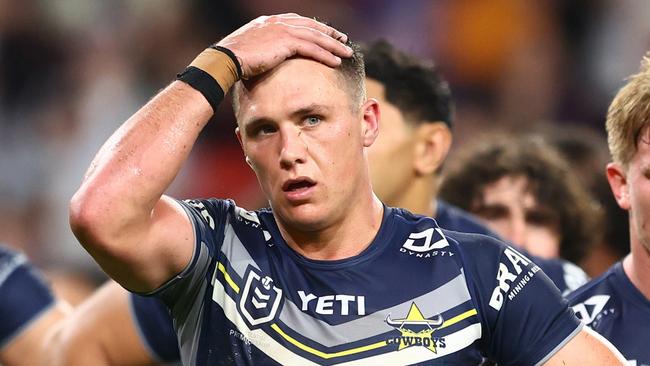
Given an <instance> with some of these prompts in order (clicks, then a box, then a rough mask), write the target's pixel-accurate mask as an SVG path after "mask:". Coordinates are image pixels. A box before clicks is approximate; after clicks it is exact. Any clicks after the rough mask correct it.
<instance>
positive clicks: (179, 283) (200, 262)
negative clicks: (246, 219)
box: [144, 199, 235, 313]
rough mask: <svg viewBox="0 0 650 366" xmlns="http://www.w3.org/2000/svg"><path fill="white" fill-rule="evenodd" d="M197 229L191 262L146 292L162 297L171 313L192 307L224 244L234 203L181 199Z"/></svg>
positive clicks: (195, 229)
mask: <svg viewBox="0 0 650 366" xmlns="http://www.w3.org/2000/svg"><path fill="white" fill-rule="evenodd" d="M179 203H180V204H181V206H182V207H183V209H185V212H186V213H187V216H188V218H189V219H190V222H191V223H192V226H193V229H194V252H193V254H192V259H191V260H190V263H188V265H187V266H186V267H185V269H183V271H181V273H179V274H178V275H176V276H175V277H174V278H172V279H170V280H169V281H167V282H166V283H165V284H163V285H162V286H161V287H160V288H158V289H157V290H154V291H153V292H150V293H147V294H144V295H147V296H149V295H155V296H157V297H158V298H160V299H161V300H162V301H163V302H164V303H165V304H166V305H167V306H168V308H169V309H171V311H172V313H179V312H181V313H183V312H185V311H186V310H187V307H188V306H191V304H190V303H189V302H186V301H194V299H196V296H197V294H198V293H199V292H200V290H201V288H202V286H204V285H205V284H204V281H205V277H206V275H207V273H208V271H209V269H210V267H211V265H213V264H214V258H215V256H216V255H217V254H218V253H219V251H220V249H221V245H222V243H223V237H224V230H225V226H226V223H227V221H228V217H229V216H230V215H231V214H232V212H234V208H235V205H234V202H232V201H227V200H218V199H207V200H195V199H192V200H184V201H179Z"/></svg>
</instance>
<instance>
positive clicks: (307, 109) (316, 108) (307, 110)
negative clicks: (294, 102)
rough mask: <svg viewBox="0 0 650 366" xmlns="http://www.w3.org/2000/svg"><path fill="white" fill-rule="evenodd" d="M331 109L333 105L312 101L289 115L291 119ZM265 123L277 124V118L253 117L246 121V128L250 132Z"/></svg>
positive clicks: (324, 112) (325, 112) (323, 112)
mask: <svg viewBox="0 0 650 366" xmlns="http://www.w3.org/2000/svg"><path fill="white" fill-rule="evenodd" d="M331 110H332V108H331V107H328V106H325V105H322V104H318V103H312V104H309V105H307V106H304V107H301V108H298V109H296V110H295V111H293V112H291V113H290V114H289V117H290V118H291V119H296V118H300V117H302V116H306V115H312V114H327V113H329V112H330V111H331ZM264 124H275V120H273V119H272V118H268V117H253V118H252V119H251V120H250V121H248V122H245V123H244V130H245V131H246V132H247V133H248V132H250V131H253V130H254V129H255V128H257V127H258V126H260V125H264Z"/></svg>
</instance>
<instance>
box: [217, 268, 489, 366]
mask: <svg viewBox="0 0 650 366" xmlns="http://www.w3.org/2000/svg"><path fill="white" fill-rule="evenodd" d="M217 269H218V270H219V271H220V272H221V273H223V276H224V278H225V279H226V282H227V283H228V285H229V286H230V287H231V288H232V289H233V290H234V291H235V292H236V293H239V286H238V285H237V284H236V283H235V281H234V280H233V279H232V277H230V275H229V274H228V272H227V271H226V267H224V265H223V264H222V263H220V262H219V263H218V264H217ZM477 314H478V312H477V311H476V309H471V310H467V311H466V312H464V313H461V314H458V315H456V316H455V317H453V318H451V319H448V320H446V321H445V322H444V323H442V325H441V326H440V327H438V328H436V330H438V329H443V328H447V327H449V326H452V325H454V324H456V323H458V322H460V321H462V320H464V319H467V318H469V317H470V316H472V315H477ZM271 329H273V330H274V331H275V332H277V333H278V334H279V335H280V336H282V338H284V339H285V340H286V341H287V342H289V343H291V344H293V345H294V346H296V347H298V348H300V349H301V350H303V351H305V352H308V353H311V354H312V355H315V356H318V357H320V358H323V359H326V360H327V359H331V358H336V357H343V356H350V355H354V354H357V353H361V352H366V351H371V350H374V349H378V348H382V347H385V346H387V345H388V343H387V342H386V341H380V342H376V343H372V344H368V345H365V346H361V347H356V348H351V349H348V350H343V351H338V352H332V353H327V352H323V351H319V350H317V349H315V348H313V347H310V346H308V345H306V344H304V343H301V342H300V341H298V340H297V339H295V338H293V337H292V336H290V335H288V334H287V333H285V332H284V331H283V330H282V329H281V328H280V326H279V325H277V324H272V325H271Z"/></svg>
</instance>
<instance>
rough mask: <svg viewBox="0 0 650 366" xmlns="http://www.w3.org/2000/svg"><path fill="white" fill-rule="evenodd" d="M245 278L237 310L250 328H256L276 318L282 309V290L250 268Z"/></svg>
mask: <svg viewBox="0 0 650 366" xmlns="http://www.w3.org/2000/svg"><path fill="white" fill-rule="evenodd" d="M245 278H246V284H245V285H244V289H243V290H242V292H241V298H240V299H239V303H238V304H237V305H238V310H239V312H240V313H241V314H242V315H243V316H244V319H246V321H247V322H248V323H249V325H250V326H251V328H257V327H259V326H261V325H263V324H266V323H268V322H271V321H273V320H274V319H275V318H276V316H277V314H278V312H279V310H280V309H281V308H282V300H283V297H282V289H280V288H279V287H277V286H275V283H274V282H273V279H271V277H269V276H264V275H262V274H261V273H258V271H257V270H256V269H255V268H253V267H252V266H248V268H247V269H246V275H245Z"/></svg>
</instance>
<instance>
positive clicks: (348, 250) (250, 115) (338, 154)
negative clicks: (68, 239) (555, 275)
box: [70, 14, 620, 365]
mask: <svg viewBox="0 0 650 366" xmlns="http://www.w3.org/2000/svg"><path fill="white" fill-rule="evenodd" d="M338 40H343V41H345V40H346V37H345V36H344V35H342V34H340V33H339V32H338V31H335V30H333V29H332V28H329V27H327V26H324V25H322V24H320V23H318V22H315V21H313V20H310V19H306V18H303V17H300V16H297V15H295V14H285V15H281V16H272V17H262V18H258V19H256V20H255V21H253V22H251V23H249V24H247V25H245V26H243V27H242V28H240V29H239V30H237V31H236V32H234V33H232V34H231V35H229V36H227V37H226V38H224V39H223V40H221V41H220V42H219V43H218V44H217V46H216V48H209V49H207V50H206V51H204V52H203V53H202V54H201V55H199V56H198V57H197V58H196V59H195V60H194V61H193V62H192V64H191V66H190V67H189V68H188V69H187V70H186V71H185V72H183V73H181V74H180V76H179V79H180V80H179V81H176V82H174V83H172V84H171V85H170V86H169V87H167V88H166V89H165V90H163V91H162V92H161V93H159V94H158V95H157V96H156V97H154V98H153V99H152V100H151V101H150V102H149V103H148V104H147V105H146V106H144V107H143V108H142V109H141V110H140V111H139V112H137V113H136V114H135V115H134V116H133V117H132V118H131V119H129V120H128V121H127V122H126V123H125V124H124V125H123V126H122V127H120V129H118V131H116V132H115V134H114V135H113V136H112V137H111V138H110V139H109V141H107V143H106V144H105V145H104V146H103V148H102V149H101V150H100V152H99V153H98V155H97V157H96V159H95V160H94V161H93V163H92V165H91V168H90V170H89V172H88V174H87V175H86V177H85V179H84V181H83V183H82V186H81V187H80V189H79V190H78V191H77V193H76V194H75V196H74V197H73V199H72V202H71V212H70V213H71V225H72V227H73V230H74V231H75V234H76V235H77V237H78V238H79V239H80V241H81V242H82V244H84V246H85V247H86V248H87V249H88V250H89V252H90V253H91V254H92V255H93V256H94V258H95V259H96V260H97V261H98V262H99V263H100V264H101V265H102V267H103V268H104V269H105V270H106V271H107V272H108V273H109V274H110V275H111V276H113V277H114V278H115V279H116V280H117V281H119V282H120V283H121V284H123V285H124V286H125V287H127V288H129V289H131V290H134V291H140V292H147V293H149V294H152V295H155V296H158V297H159V298H161V299H163V300H164V301H165V302H166V304H167V305H168V306H169V307H170V309H171V312H172V315H173V318H174V321H175V326H176V330H177V333H178V338H179V340H180V346H181V347H180V348H181V359H182V361H183V363H184V364H232V363H258V362H259V363H270V362H276V363H280V364H322V363H324V362H326V363H335V362H355V363H360V362H366V363H378V364H392V365H398V364H414V363H420V362H429V361H430V360H433V359H439V360H440V361H442V362H447V363H456V364H459V363H460V364H467V363H476V362H478V361H479V360H480V359H481V357H482V355H483V354H485V355H488V356H489V357H491V358H494V359H496V360H497V361H498V362H499V363H501V364H504V365H505V364H536V363H545V362H548V364H551V365H555V364H557V365H560V364H563V365H566V364H569V365H571V364H594V365H606V364H607V365H609V364H620V362H618V361H617V360H618V356H617V354H616V353H615V352H613V351H612V350H610V349H609V348H608V347H607V345H606V344H605V343H603V342H601V341H600V340H599V339H597V338H596V337H595V336H594V335H593V334H591V333H589V332H588V331H585V330H582V328H581V326H580V324H578V322H577V320H576V319H575V317H574V316H573V313H572V312H571V311H570V310H569V308H568V307H567V305H566V303H565V302H564V301H563V300H562V298H561V296H560V294H559V292H558V291H557V288H555V287H554V286H553V285H552V284H551V283H550V281H549V280H548V279H547V278H546V277H545V275H544V274H543V273H542V272H540V271H539V268H538V267H537V266H536V265H534V264H533V263H531V262H530V261H529V260H528V259H527V258H525V257H523V256H522V255H521V254H519V253H517V252H516V251H514V250H512V249H511V248H509V247H507V246H506V245H504V244H503V243H501V242H498V241H496V240H494V239H492V238H489V237H487V236H482V235H472V234H461V233H456V232H445V231H443V230H441V229H440V228H438V227H437V225H436V224H435V222H434V221H433V220H432V219H430V218H428V217H424V216H417V215H413V214H410V213H409V212H407V211H405V210H401V209H394V208H390V207H387V206H383V205H382V204H381V202H380V201H379V200H378V199H377V198H376V196H375V195H374V194H373V192H372V188H371V184H370V177H369V172H368V166H367V157H366V149H367V148H368V147H369V146H370V145H372V143H373V142H374V140H375V138H376V136H377V133H378V117H379V107H378V104H377V102H376V100H373V99H366V98H365V88H364V68H363V62H362V60H361V58H360V57H359V55H358V54H355V53H354V52H353V50H352V49H347V48H346V47H345V46H344V45H343V43H342V42H339V41H338ZM337 55H338V57H337ZM296 56H299V57H296ZM304 57H307V58H304ZM339 57H343V60H341V58H339ZM312 59H315V60H312ZM321 62H322V63H321ZM242 77H243V78H244V79H245V81H244V82H243V83H238V84H237V85H236V86H235V89H234V96H233V102H234V103H233V104H234V108H235V115H236V116H237V120H238V130H237V135H238V138H239V139H240V141H241V144H242V147H243V150H244V154H245V155H246V157H247V161H248V163H249V165H250V166H251V167H252V168H253V170H254V171H255V173H256V174H257V176H258V179H259V182H260V185H261V187H262V190H263V191H264V193H265V194H266V196H267V197H268V199H269V202H270V205H271V208H272V210H260V211H255V212H251V211H245V210H243V209H241V208H239V207H236V206H235V205H234V203H233V202H232V201H224V200H218V199H208V200H188V201H183V202H180V201H174V200H172V199H171V198H168V197H165V196H164V195H163V192H164V191H165V189H166V188H167V186H168V185H169V184H170V183H171V181H172V180H173V178H174V177H175V175H176V174H177V173H178V170H179V169H180V166H181V164H182V163H183V161H184V160H185V158H186V157H187V154H188V153H189V150H190V148H191V146H192V145H193V143H194V141H195V139H196V137H197V135H198V134H199V132H200V131H201V129H202V128H203V126H204V124H205V123H206V121H207V120H208V119H209V117H210V116H211V115H212V113H213V111H214V109H215V107H216V106H217V105H218V103H219V102H220V101H221V100H222V99H223V94H224V93H225V92H226V91H228V90H229V89H230V87H231V86H232V85H233V84H234V83H235V82H236V81H237V79H239V78H242ZM401 249H405V250H407V251H408V250H411V251H415V252H418V253H421V254H422V256H419V255H414V256H411V255H409V254H407V253H404V252H402V251H401ZM425 254H426V256H425ZM407 270H408V273H409V277H411V278H412V277H414V276H415V277H417V278H418V279H419V280H418V281H413V282H412V283H407V282H405V277H404V276H403V274H404V272H406V271H407ZM515 282H516V284H515ZM378 284H379V286H377V285H378ZM511 284H512V285H513V286H516V288H517V291H516V293H512V294H510V295H506V294H505V292H506V291H508V289H509V288H510V285H511ZM398 290H399V291H398ZM387 294H390V296H387ZM441 298H444V299H445V301H440V299H441ZM434 332H436V333H435V334H434ZM389 333H390V334H389ZM413 337H416V338H417V340H415V339H413ZM477 341H478V342H477Z"/></svg>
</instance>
